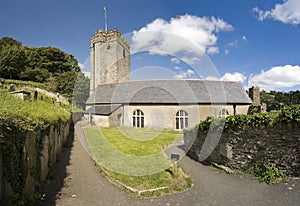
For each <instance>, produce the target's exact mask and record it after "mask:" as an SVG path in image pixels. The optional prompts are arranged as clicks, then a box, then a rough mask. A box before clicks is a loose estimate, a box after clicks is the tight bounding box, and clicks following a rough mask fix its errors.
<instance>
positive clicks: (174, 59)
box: [170, 57, 180, 64]
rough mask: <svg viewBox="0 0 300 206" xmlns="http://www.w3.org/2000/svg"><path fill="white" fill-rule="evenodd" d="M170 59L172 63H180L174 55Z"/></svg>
mask: <svg viewBox="0 0 300 206" xmlns="http://www.w3.org/2000/svg"><path fill="white" fill-rule="evenodd" d="M170 61H171V62H172V63H173V64H179V63H180V60H179V59H178V58H176V57H173V58H171V59H170Z"/></svg>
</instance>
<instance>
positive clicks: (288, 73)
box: [248, 65, 300, 90]
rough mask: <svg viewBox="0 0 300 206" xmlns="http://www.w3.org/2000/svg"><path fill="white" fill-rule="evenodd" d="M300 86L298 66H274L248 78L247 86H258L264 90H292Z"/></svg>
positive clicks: (299, 69) (299, 68)
mask: <svg viewBox="0 0 300 206" xmlns="http://www.w3.org/2000/svg"><path fill="white" fill-rule="evenodd" d="M297 85H300V66H298V65H296V66H292V65H285V66H276V67H273V68H271V69H270V70H267V71H261V73H260V74H257V75H252V76H250V77H249V80H248V86H259V87H260V88H262V89H265V90H276V89H283V88H292V87H294V86H297Z"/></svg>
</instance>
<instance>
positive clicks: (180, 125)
mask: <svg viewBox="0 0 300 206" xmlns="http://www.w3.org/2000/svg"><path fill="white" fill-rule="evenodd" d="M188 125H189V116H188V113H187V112H186V111H184V110H179V111H178V112H177V113H176V129H180V130H181V129H185V128H187V127H188Z"/></svg>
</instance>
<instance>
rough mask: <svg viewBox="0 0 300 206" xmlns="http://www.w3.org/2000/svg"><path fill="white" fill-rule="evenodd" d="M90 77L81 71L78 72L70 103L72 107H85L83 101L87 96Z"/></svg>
mask: <svg viewBox="0 0 300 206" xmlns="http://www.w3.org/2000/svg"><path fill="white" fill-rule="evenodd" d="M89 92H90V79H89V78H88V77H86V76H85V75H84V74H83V73H79V74H78V76H77V80H76V83H75V86H74V91H73V99H72V105H73V106H74V107H77V108H80V109H85V102H86V101H87V99H88V98H89Z"/></svg>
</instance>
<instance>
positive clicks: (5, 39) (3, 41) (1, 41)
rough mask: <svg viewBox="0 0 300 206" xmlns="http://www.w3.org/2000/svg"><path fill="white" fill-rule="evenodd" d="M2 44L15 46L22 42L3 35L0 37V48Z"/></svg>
mask: <svg viewBox="0 0 300 206" xmlns="http://www.w3.org/2000/svg"><path fill="white" fill-rule="evenodd" d="M4 46H17V47H21V46H22V44H21V42H19V41H17V40H14V39H13V38H11V37H3V38H2V39H0V49H2V47H4Z"/></svg>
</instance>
